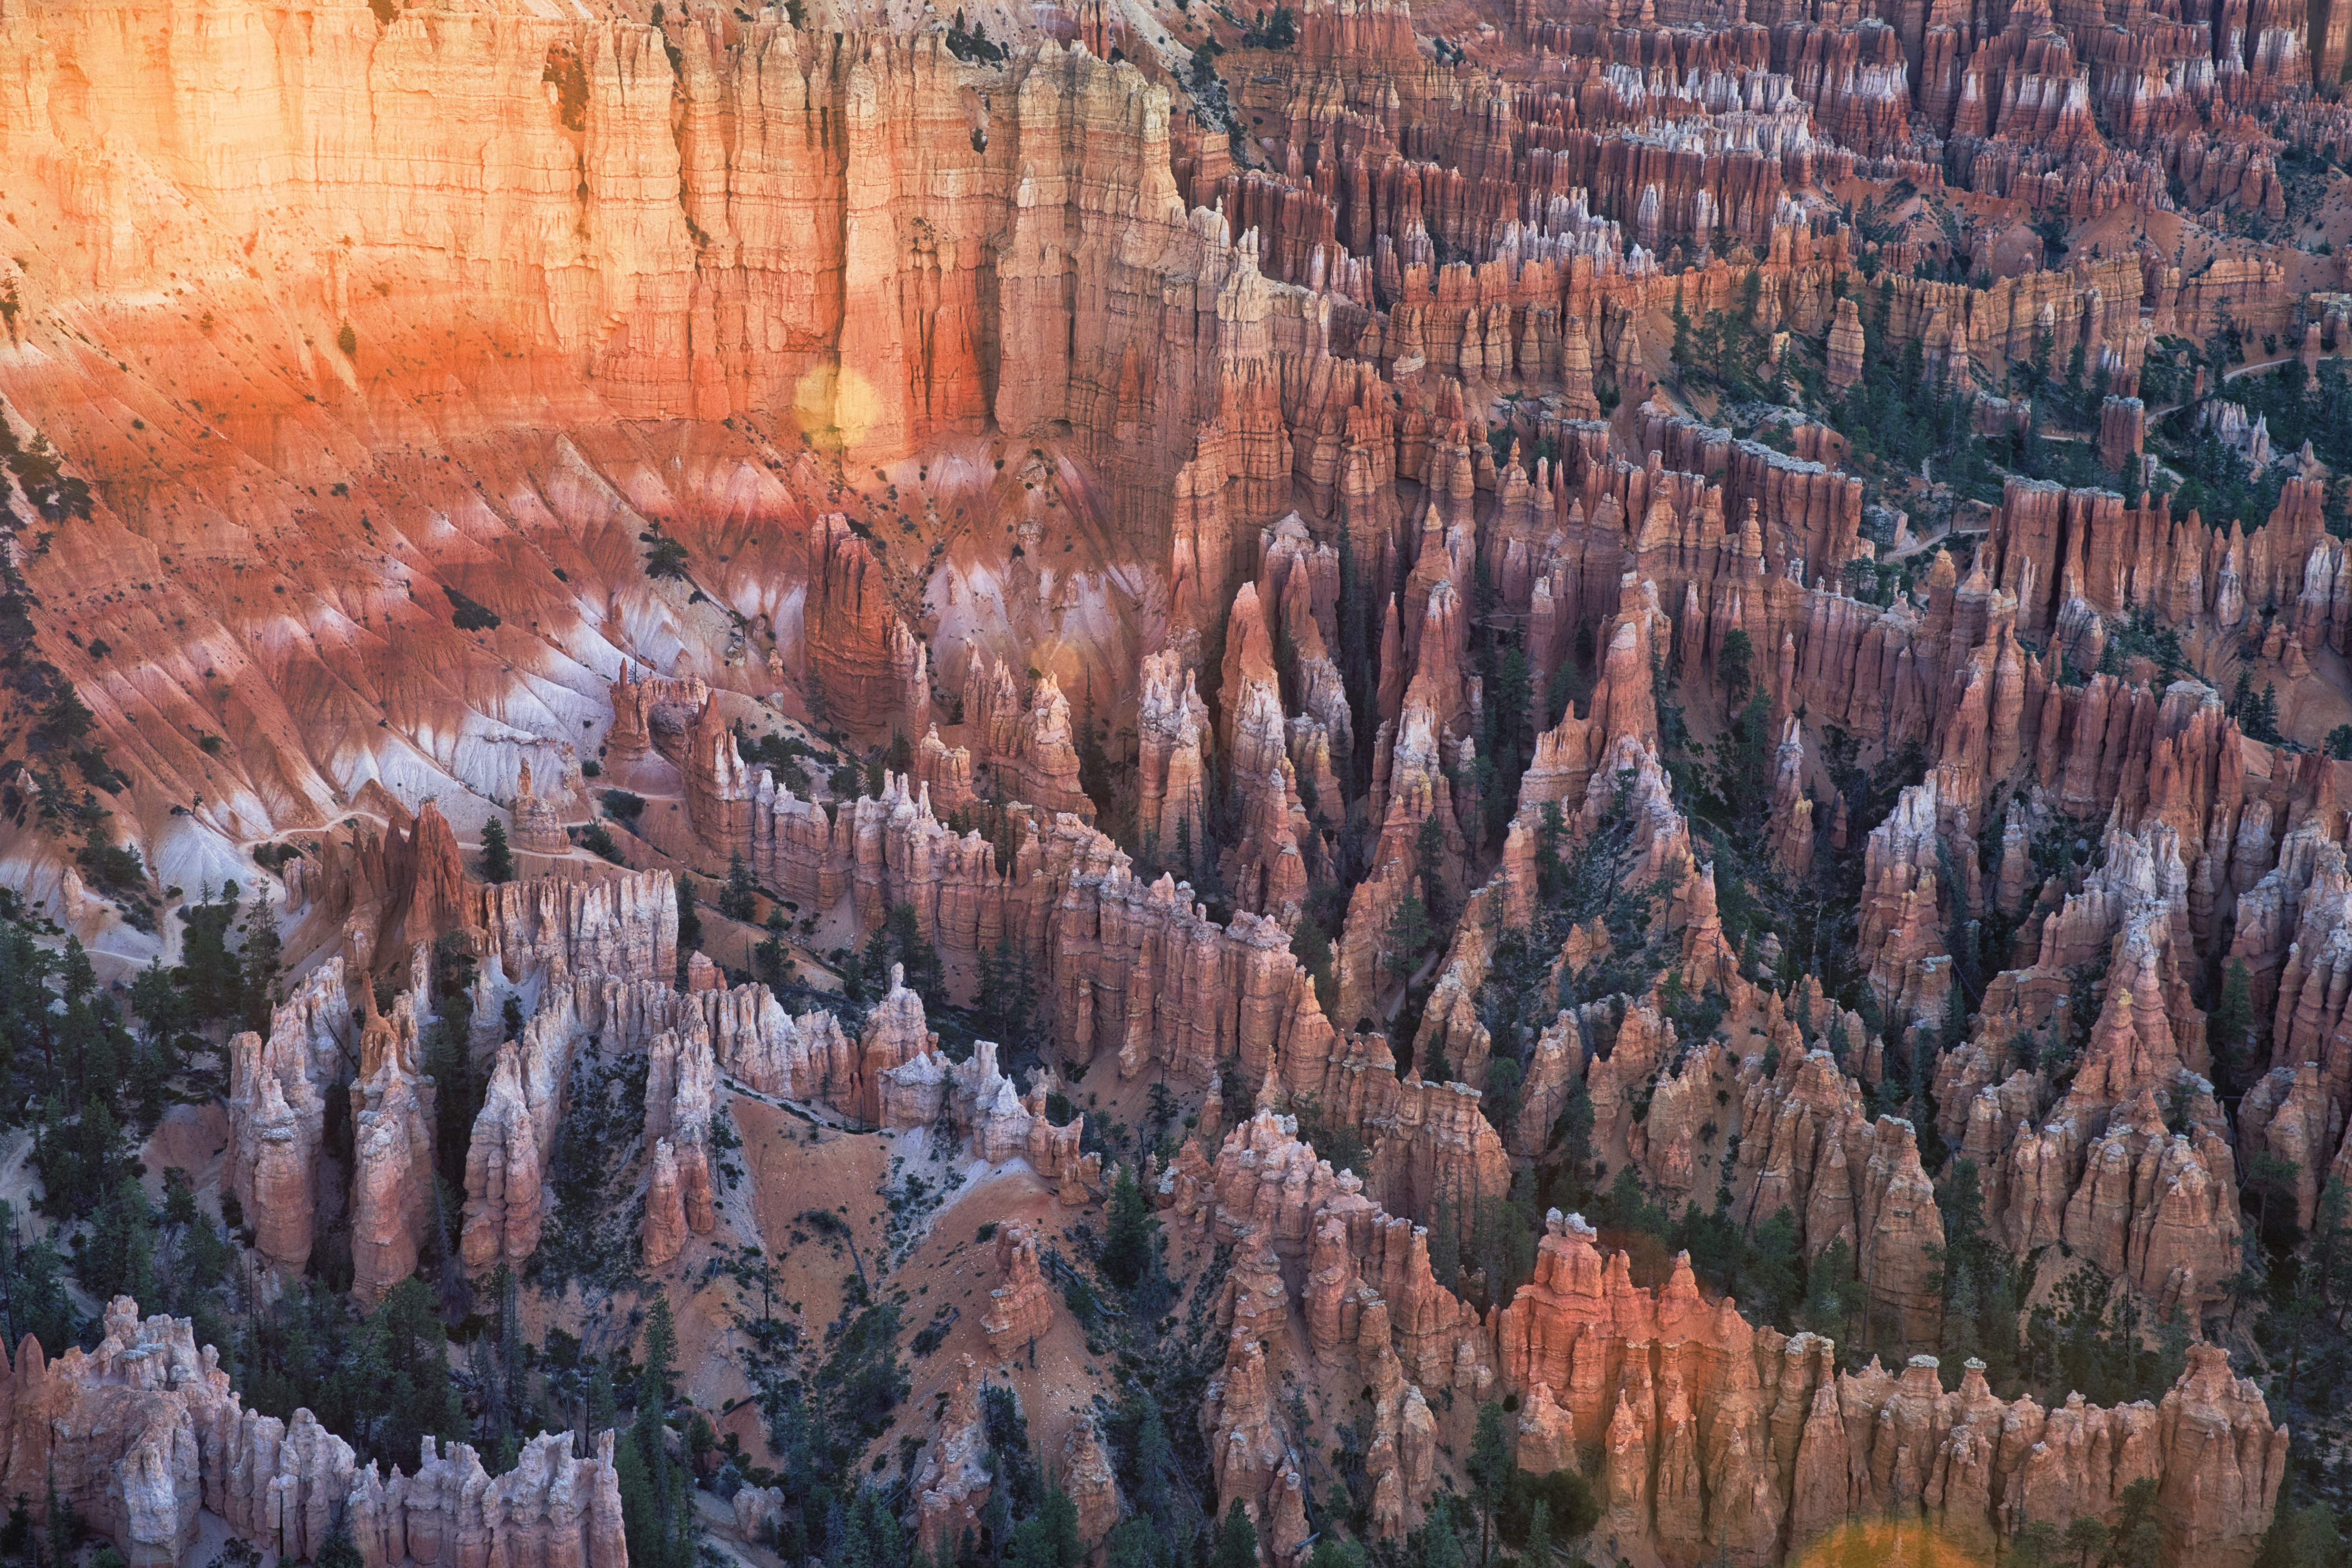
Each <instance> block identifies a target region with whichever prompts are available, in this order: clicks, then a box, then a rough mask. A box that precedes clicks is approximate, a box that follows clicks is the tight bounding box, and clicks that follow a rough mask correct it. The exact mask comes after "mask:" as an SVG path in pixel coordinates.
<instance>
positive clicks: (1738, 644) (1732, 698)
mask: <svg viewBox="0 0 2352 1568" xmlns="http://www.w3.org/2000/svg"><path fill="white" fill-rule="evenodd" d="M1754 652H1755V647H1754V645H1753V644H1752V643H1750V642H1749V641H1748V634H1747V633H1746V632H1744V631H1740V630H1738V629H1737V628H1735V629H1734V630H1732V631H1730V632H1727V633H1726V634H1725V636H1724V638H1723V647H1721V648H1720V649H1718V650H1717V653H1716V656H1715V674H1716V679H1717V680H1719V681H1721V682H1722V684H1723V700H1724V704H1725V706H1726V707H1727V708H1728V709H1730V710H1734V711H1737V710H1738V707H1739V705H1740V703H1742V702H1743V701H1745V700H1747V698H1748V681H1749V679H1752V677H1751V675H1750V672H1749V668H1748V664H1749V660H1750V659H1751V658H1752V657H1753V656H1754Z"/></svg>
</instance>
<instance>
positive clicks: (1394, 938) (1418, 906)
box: [1388, 893, 1431, 980]
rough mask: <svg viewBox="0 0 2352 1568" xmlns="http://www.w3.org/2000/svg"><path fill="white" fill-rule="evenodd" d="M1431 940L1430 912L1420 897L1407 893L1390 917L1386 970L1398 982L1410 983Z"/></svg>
mask: <svg viewBox="0 0 2352 1568" xmlns="http://www.w3.org/2000/svg"><path fill="white" fill-rule="evenodd" d="M1430 939H1431V931H1430V924H1429V908H1428V906H1427V905H1425V904H1423V902H1422V901H1421V895H1420V894H1419V893H1407V894H1406V895H1405V896H1404V902H1402V903H1401V904H1399V905H1398V906H1397V909H1396V913H1395V914H1393V915H1391V916H1390V917H1389V929H1388V949H1389V957H1388V970H1389V973H1390V974H1391V976H1392V977H1394V978H1395V979H1398V980H1410V979H1412V974H1413V971H1415V970H1417V969H1419V968H1420V967H1421V955H1422V953H1423V952H1424V951H1426V950H1427V948H1428V946H1429V943H1430Z"/></svg>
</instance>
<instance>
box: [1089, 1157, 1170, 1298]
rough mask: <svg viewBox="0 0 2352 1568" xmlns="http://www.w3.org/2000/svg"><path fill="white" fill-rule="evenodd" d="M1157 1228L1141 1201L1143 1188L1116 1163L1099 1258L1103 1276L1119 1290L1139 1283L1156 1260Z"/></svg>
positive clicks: (1134, 1286) (1130, 1287)
mask: <svg viewBox="0 0 2352 1568" xmlns="http://www.w3.org/2000/svg"><path fill="white" fill-rule="evenodd" d="M1159 1229H1160V1222H1159V1221H1158V1220H1156V1219H1153V1218H1152V1217H1151V1210H1150V1205H1147V1204H1146V1203H1145V1202H1144V1199H1143V1188H1142V1187H1141V1186H1140V1185H1139V1184H1137V1182H1136V1179H1135V1177H1134V1175H1133V1173H1130V1172H1129V1170H1128V1169H1127V1167H1125V1166H1124V1165H1122V1166H1120V1167H1119V1173H1118V1181H1116V1182H1114V1183H1112V1184H1111V1189H1110V1212H1109V1217H1108V1226H1107V1230H1106V1234H1105V1236H1104V1238H1103V1249H1102V1257H1101V1258H1100V1260H1099V1261H1100V1266H1101V1268H1102V1272H1103V1278H1104V1279H1108V1280H1109V1281H1110V1282H1111V1283H1112V1284H1114V1285H1116V1286H1118V1288H1119V1289H1122V1290H1132V1289H1135V1288H1136V1287H1137V1286H1138V1285H1139V1284H1141V1283H1142V1282H1143V1279H1144V1278H1145V1276H1147V1275H1148V1274H1150V1271H1151V1266H1152V1264H1153V1263H1154V1262H1155V1261H1156V1260H1157V1251H1156V1248H1155V1247H1154V1246H1153V1237H1154V1234H1155V1233H1156V1232H1157V1231H1158V1230H1159Z"/></svg>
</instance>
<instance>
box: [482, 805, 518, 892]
mask: <svg viewBox="0 0 2352 1568" xmlns="http://www.w3.org/2000/svg"><path fill="white" fill-rule="evenodd" d="M514 874H515V862H514V851H513V850H512V849H510V848H509V847H507V825H506V824H505V823H503V822H500V821H499V819H498V818H497V817H495V816H493V817H491V818H490V819H489V820H488V822H485V823H484V824H482V880H484V881H485V882H511V881H513V880H514Z"/></svg>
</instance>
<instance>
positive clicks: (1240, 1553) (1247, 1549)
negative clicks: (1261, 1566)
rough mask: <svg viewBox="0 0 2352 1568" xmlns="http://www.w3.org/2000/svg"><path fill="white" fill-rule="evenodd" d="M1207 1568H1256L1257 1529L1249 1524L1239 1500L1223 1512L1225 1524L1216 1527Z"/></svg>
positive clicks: (1236, 1499)
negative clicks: (1214, 1546)
mask: <svg viewBox="0 0 2352 1568" xmlns="http://www.w3.org/2000/svg"><path fill="white" fill-rule="evenodd" d="M1209 1568H1258V1565H1257V1527H1256V1526H1255V1525H1254V1524H1252V1523H1250V1517H1249V1515H1248V1514H1247V1513H1246V1512H1244V1510H1243V1509H1242V1500H1241V1499H1239V1498H1235V1499H1234V1506H1233V1507H1231V1508H1229V1509H1227V1510H1225V1522H1224V1523H1223V1525H1221V1526H1219V1527H1218V1530H1217V1545H1216V1550H1215V1551H1213V1552H1211V1553H1210V1554H1209Z"/></svg>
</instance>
